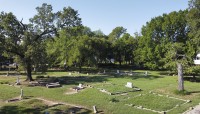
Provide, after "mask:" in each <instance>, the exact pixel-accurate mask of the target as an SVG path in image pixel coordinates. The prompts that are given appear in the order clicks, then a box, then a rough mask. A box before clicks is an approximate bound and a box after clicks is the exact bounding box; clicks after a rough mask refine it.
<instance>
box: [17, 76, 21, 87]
mask: <svg viewBox="0 0 200 114" xmlns="http://www.w3.org/2000/svg"><path fill="white" fill-rule="evenodd" d="M16 85H20V81H19V76H18V77H17V81H16Z"/></svg>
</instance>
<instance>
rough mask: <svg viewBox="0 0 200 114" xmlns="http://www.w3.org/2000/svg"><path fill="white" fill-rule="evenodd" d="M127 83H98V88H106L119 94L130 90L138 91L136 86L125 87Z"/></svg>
mask: <svg viewBox="0 0 200 114" xmlns="http://www.w3.org/2000/svg"><path fill="white" fill-rule="evenodd" d="M125 85H126V84H124V85H117V84H99V85H96V86H95V87H96V88H99V89H105V90H106V91H108V92H110V93H112V94H117V93H126V92H130V91H136V90H135V89H134V88H127V87H125Z"/></svg>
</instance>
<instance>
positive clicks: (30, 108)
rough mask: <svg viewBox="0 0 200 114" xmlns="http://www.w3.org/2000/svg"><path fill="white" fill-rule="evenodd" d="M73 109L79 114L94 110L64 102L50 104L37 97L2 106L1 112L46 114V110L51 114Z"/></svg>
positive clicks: (65, 112) (66, 113)
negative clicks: (68, 104)
mask: <svg viewBox="0 0 200 114" xmlns="http://www.w3.org/2000/svg"><path fill="white" fill-rule="evenodd" d="M71 111H75V112H76V113H77V114H90V113H91V112H92V111H91V110H87V109H83V108H77V107H72V106H66V105H62V104H58V105H48V104H45V103H44V102H43V101H41V100H37V99H31V100H25V101H22V102H15V103H10V104H9V105H8V104H6V105H4V106H3V107H0V114H24V113H26V114H44V113H45V112H48V113H50V114H60V113H62V114H69V113H70V112H71Z"/></svg>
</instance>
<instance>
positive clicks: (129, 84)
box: [125, 82, 133, 88]
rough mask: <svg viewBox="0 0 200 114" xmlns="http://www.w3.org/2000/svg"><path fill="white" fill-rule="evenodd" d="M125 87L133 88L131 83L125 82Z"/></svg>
mask: <svg viewBox="0 0 200 114" xmlns="http://www.w3.org/2000/svg"><path fill="white" fill-rule="evenodd" d="M125 86H126V87H128V88H133V84H132V83H131V82H127V84H126V85H125Z"/></svg>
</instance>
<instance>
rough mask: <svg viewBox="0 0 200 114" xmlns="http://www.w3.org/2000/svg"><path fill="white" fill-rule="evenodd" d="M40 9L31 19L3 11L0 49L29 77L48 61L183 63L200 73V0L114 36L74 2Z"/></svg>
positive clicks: (73, 63) (168, 66)
mask: <svg viewBox="0 0 200 114" xmlns="http://www.w3.org/2000/svg"><path fill="white" fill-rule="evenodd" d="M36 10H37V12H38V13H37V14H36V15H35V16H34V17H33V18H31V19H30V24H23V23H22V21H19V20H17V18H16V17H15V16H14V15H13V14H12V13H4V12H2V13H1V15H0V31H1V32H0V47H1V51H2V52H4V55H7V56H8V55H9V56H13V57H15V61H16V62H18V63H20V64H21V65H22V66H24V67H25V68H26V69H27V72H28V75H27V76H28V77H29V78H28V80H32V78H31V71H32V70H31V69H32V67H34V68H36V70H41V69H43V68H46V65H47V64H48V67H54V66H56V67H64V68H67V67H71V66H76V67H79V68H80V71H81V67H82V66H92V67H98V65H99V64H107V63H113V64H119V65H122V64H127V65H132V66H135V67H137V68H145V69H152V70H164V69H165V70H171V71H175V70H176V63H177V62H179V63H182V64H183V65H184V66H185V68H186V70H185V73H188V74H193V75H195V74H196V73H198V66H194V64H193V59H194V58H195V56H196V54H197V53H199V52H200V38H199V36H200V27H199V25H200V21H199V17H200V0H190V1H189V8H188V9H186V10H184V11H182V10H180V11H174V12H171V13H169V14H163V15H161V16H157V17H154V18H152V19H151V20H150V21H149V22H147V23H146V25H144V26H143V27H142V28H141V33H135V34H134V35H133V36H131V35H130V34H129V33H127V31H126V28H124V27H121V26H119V27H116V28H114V29H113V30H112V32H111V33H110V34H109V35H105V34H104V33H103V32H102V31H101V30H97V31H92V30H91V29H90V28H89V27H86V26H84V25H82V22H81V18H80V17H79V14H78V11H76V10H74V9H72V8H71V7H68V8H63V10H62V11H59V12H56V13H53V12H52V6H51V5H48V4H43V5H42V6H41V7H37V8H36ZM113 60H114V61H113ZM43 70H45V69H43Z"/></svg>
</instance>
